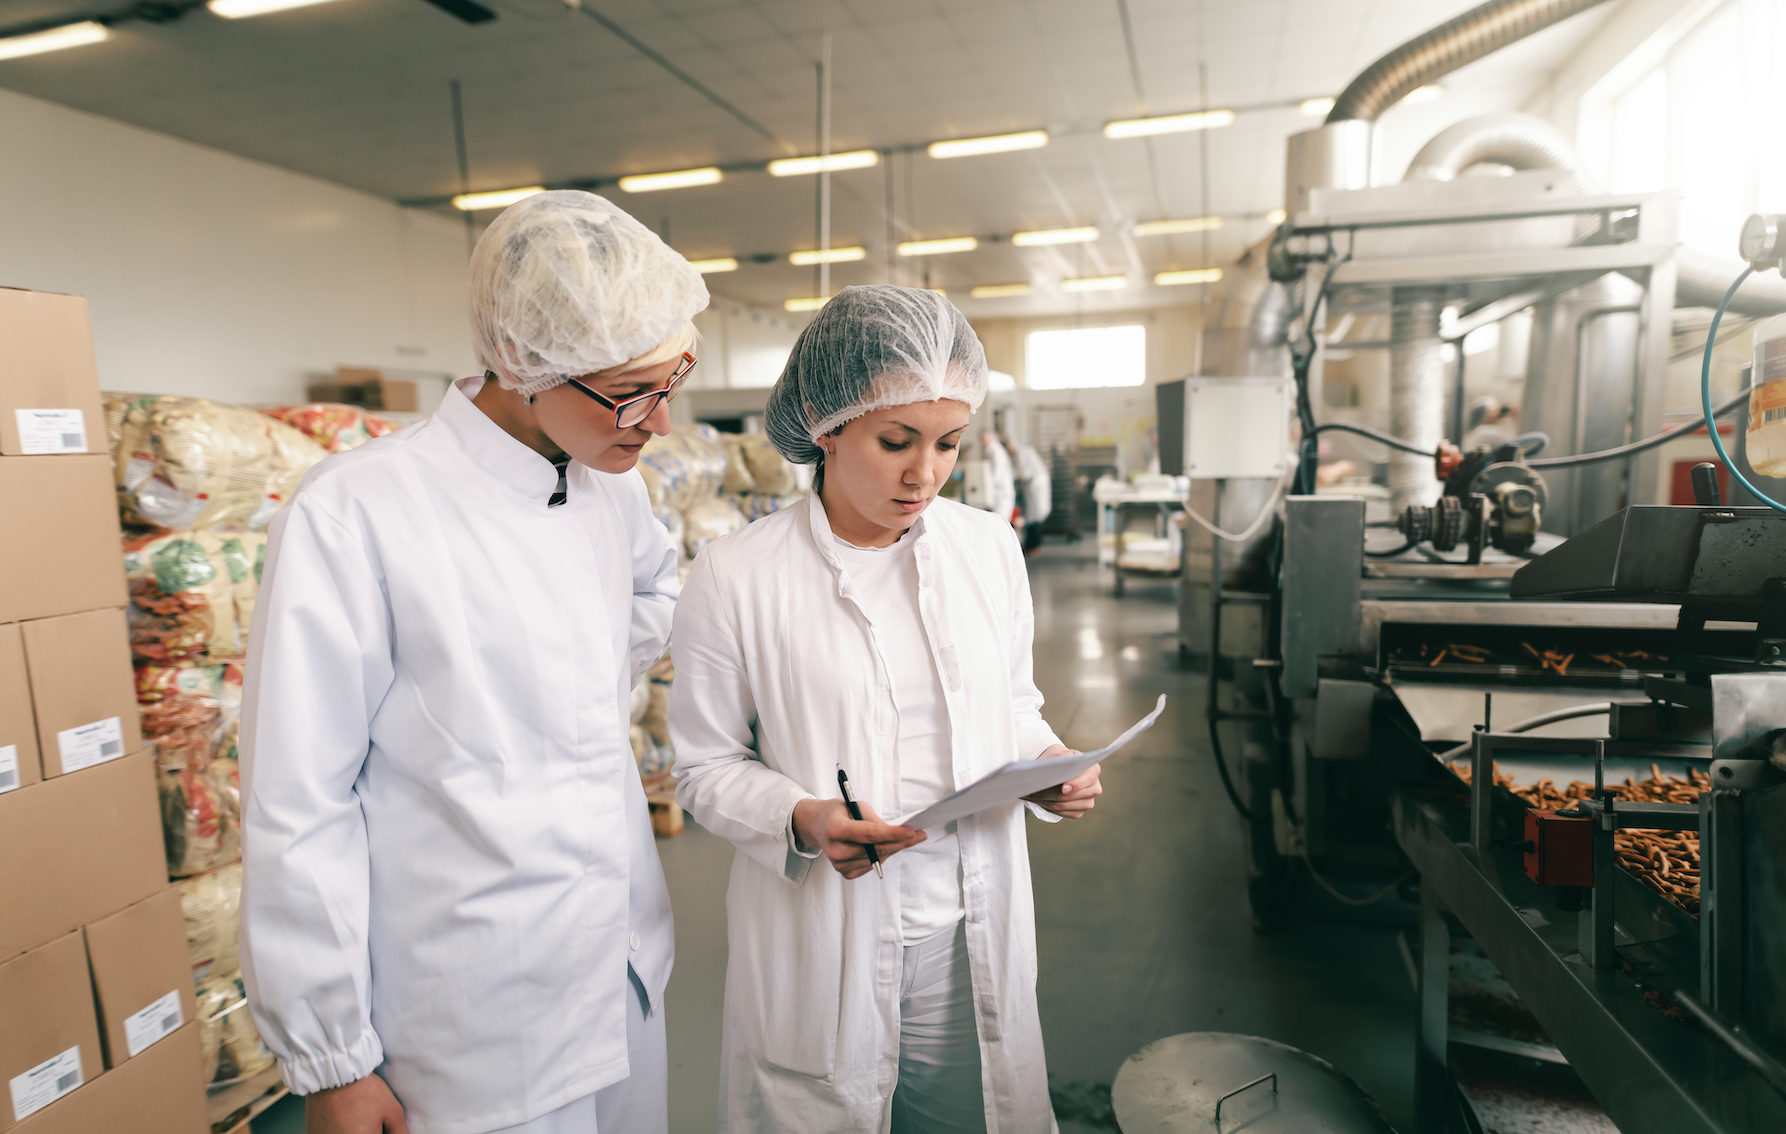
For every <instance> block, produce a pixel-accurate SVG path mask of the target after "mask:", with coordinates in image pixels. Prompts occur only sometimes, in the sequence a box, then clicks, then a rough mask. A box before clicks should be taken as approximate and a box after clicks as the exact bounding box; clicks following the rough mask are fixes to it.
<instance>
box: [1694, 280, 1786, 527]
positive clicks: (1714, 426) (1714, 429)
mask: <svg viewBox="0 0 1786 1134" xmlns="http://www.w3.org/2000/svg"><path fill="white" fill-rule="evenodd" d="M1754 271H1755V269H1754V268H1744V269H1743V272H1742V275H1740V276H1738V277H1736V282H1735V283H1733V284H1731V285H1730V290H1729V291H1727V292H1725V293H1724V301H1723V302H1722V303H1720V304H1718V310H1717V311H1716V312H1715V313H1714V314H1713V315H1712V329H1711V330H1710V331H1709V332H1707V333H1706V336H1705V361H1704V362H1702V363H1701V364H1700V367H1699V401H1700V405H1701V406H1702V407H1703V409H1704V410H1705V428H1706V432H1708V433H1710V434H1711V435H1712V448H1714V449H1716V450H1717V451H1718V459H1719V460H1720V461H1723V462H1724V468H1725V469H1726V471H1728V472H1729V473H1730V475H1731V477H1732V478H1733V479H1734V480H1735V481H1736V482H1737V483H1738V484H1740V485H1742V486H1743V487H1744V488H1745V489H1747V490H1748V493H1749V495H1750V496H1753V497H1754V498H1755V499H1757V500H1759V501H1761V502H1762V503H1763V504H1766V505H1767V506H1768V507H1769V508H1772V509H1773V510H1774V511H1776V512H1786V504H1782V503H1780V502H1779V501H1778V500H1775V499H1774V498H1773V497H1771V496H1769V495H1768V494H1767V493H1765V492H1763V491H1761V489H1759V488H1756V487H1755V486H1754V485H1753V484H1750V483H1749V478H1748V477H1746V476H1744V475H1743V470H1741V469H1739V468H1737V467H1736V462H1735V461H1733V460H1731V459H1730V454H1729V453H1727V452H1725V451H1724V439H1723V438H1722V437H1720V436H1718V421H1717V418H1716V417H1715V416H1714V415H1713V413H1712V348H1713V347H1715V346H1716V345H1717V343H1718V324H1719V323H1721V322H1723V321H1724V312H1725V310H1726V309H1727V308H1728V307H1729V306H1730V301H1731V300H1732V299H1735V298H1736V289H1737V288H1739V287H1741V286H1743V281H1744V280H1746V279H1748V278H1749V276H1750V275H1752V274H1753V273H1754Z"/></svg>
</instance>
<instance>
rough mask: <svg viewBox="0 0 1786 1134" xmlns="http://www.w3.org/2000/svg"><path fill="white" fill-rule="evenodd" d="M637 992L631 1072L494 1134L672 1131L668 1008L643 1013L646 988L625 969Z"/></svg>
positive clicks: (629, 1046)
mask: <svg viewBox="0 0 1786 1134" xmlns="http://www.w3.org/2000/svg"><path fill="white" fill-rule="evenodd" d="M626 976H627V979H628V980H630V981H631V982H632V986H633V988H632V990H633V995H632V996H629V997H627V1012H626V1061H627V1065H628V1067H629V1068H630V1072H631V1073H630V1074H629V1075H628V1076H627V1077H626V1078H625V1079H622V1080H621V1081H620V1082H618V1083H615V1084H614V1085H613V1086H610V1087H603V1088H602V1089H601V1090H599V1091H597V1092H595V1093H594V1094H593V1095H584V1096H583V1097H582V1098H580V1099H578V1100H577V1101H576V1102H573V1103H571V1104H569V1105H567V1106H561V1107H559V1108H558V1109H557V1110H555V1111H553V1112H552V1113H551V1114H546V1115H542V1116H540V1117H539V1118H536V1119H534V1120H533V1121H532V1122H523V1123H522V1124H521V1125H519V1126H505V1127H503V1128H502V1129H501V1130H493V1131H491V1132H490V1134H669V1131H670V1056H669V1050H668V1048H666V1047H665V1045H664V1006H663V1003H662V998H659V1003H658V1005H657V1010H656V1011H655V1012H653V1013H651V1015H650V1016H646V1015H645V989H644V986H643V985H641V984H640V983H639V978H638V977H636V976H634V975H633V971H632V969H631V968H628V969H627V970H626Z"/></svg>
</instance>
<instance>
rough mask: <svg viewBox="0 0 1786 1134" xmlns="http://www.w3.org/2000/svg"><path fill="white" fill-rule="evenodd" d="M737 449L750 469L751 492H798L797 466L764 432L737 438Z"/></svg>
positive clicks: (783, 494)
mask: <svg viewBox="0 0 1786 1134" xmlns="http://www.w3.org/2000/svg"><path fill="white" fill-rule="evenodd" d="M738 451H739V454H740V455H741V456H742V457H743V458H744V463H745V466H746V467H747V468H748V469H749V470H750V481H751V485H752V487H751V488H750V491H751V492H761V493H765V494H766V495H769V496H790V495H793V494H794V493H797V492H799V491H800V474H799V466H798V465H795V464H793V463H792V462H791V461H789V460H788V459H787V458H786V457H784V456H782V455H781V451H780V450H779V449H777V448H776V447H775V442H773V441H771V440H769V438H768V437H767V436H766V435H765V434H761V433H751V434H747V435H745V436H743V437H740V438H739V439H738Z"/></svg>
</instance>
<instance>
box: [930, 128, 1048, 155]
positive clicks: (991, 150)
mask: <svg viewBox="0 0 1786 1134" xmlns="http://www.w3.org/2000/svg"><path fill="white" fill-rule="evenodd" d="M1047 144H1048V131H1046V130H1024V131H1022V132H1021V133H1017V134H994V135H992V136H991V137H986V138H956V139H955V140H953V141H949V142H932V143H930V146H929V148H928V152H929V154H930V156H931V157H933V158H956V157H974V156H976V155H978V154H1003V153H1009V152H1011V151H1012V150H1034V149H1040V148H1041V147H1042V146H1045V145H1047Z"/></svg>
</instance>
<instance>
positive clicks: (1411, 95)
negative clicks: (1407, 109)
mask: <svg viewBox="0 0 1786 1134" xmlns="http://www.w3.org/2000/svg"><path fill="white" fill-rule="evenodd" d="M1444 97H1445V88H1444V87H1441V86H1440V85H1439V84H1437V83H1428V84H1427V85H1426V86H1424V87H1415V88H1414V89H1413V90H1411V91H1409V92H1408V94H1407V97H1406V98H1404V99H1402V101H1403V102H1408V103H1415V104H1419V103H1422V102H1437V101H1438V100H1440V99H1442V98H1444Z"/></svg>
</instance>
